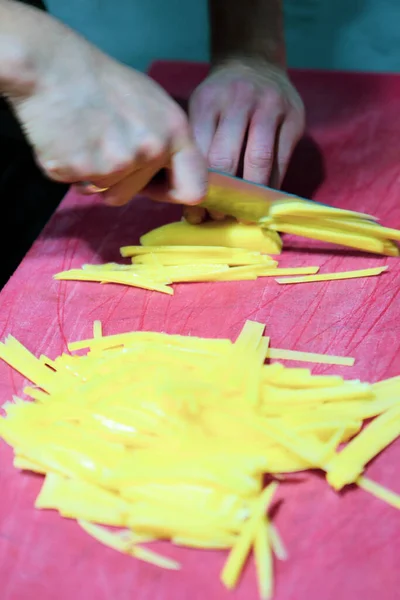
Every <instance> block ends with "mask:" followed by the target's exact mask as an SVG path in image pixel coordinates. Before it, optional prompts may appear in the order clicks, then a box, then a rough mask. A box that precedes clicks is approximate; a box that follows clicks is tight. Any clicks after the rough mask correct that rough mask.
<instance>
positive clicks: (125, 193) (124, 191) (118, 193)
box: [102, 161, 162, 206]
mask: <svg viewBox="0 0 400 600" xmlns="http://www.w3.org/2000/svg"><path fill="white" fill-rule="evenodd" d="M161 167H162V164H161V163H159V162H157V161H155V162H154V163H152V164H150V165H148V166H147V167H144V168H142V169H137V170H136V171H134V172H133V173H131V174H130V175H128V176H127V177H125V179H123V180H122V181H119V182H118V183H116V184H115V185H113V186H112V187H110V188H109V189H108V190H107V191H105V192H103V194H102V198H103V200H104V202H105V203H106V204H109V205H111V206H122V205H124V204H127V202H129V201H130V200H131V199H132V198H133V197H134V196H135V195H136V194H138V193H139V192H140V191H142V190H143V189H144V188H145V187H146V186H147V184H148V183H149V181H150V180H151V179H152V178H153V177H154V175H155V174H156V173H157V172H158V171H159V170H160V169H161Z"/></svg>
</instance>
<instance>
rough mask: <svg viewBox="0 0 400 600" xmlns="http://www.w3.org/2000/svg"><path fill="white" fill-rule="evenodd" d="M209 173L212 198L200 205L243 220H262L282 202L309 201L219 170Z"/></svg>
mask: <svg viewBox="0 0 400 600" xmlns="http://www.w3.org/2000/svg"><path fill="white" fill-rule="evenodd" d="M208 174H209V176H208V182H209V190H208V195H207V198H206V199H205V200H204V201H203V202H202V203H201V205H200V206H203V207H204V208H206V209H207V210H213V211H216V212H221V213H223V214H225V215H228V216H231V217H235V218H236V219H239V220H241V221H251V222H253V223H256V222H259V221H261V220H262V219H263V218H266V217H267V216H268V213H269V207H270V205H271V204H272V203H273V202H277V201H279V200H297V201H303V202H307V201H306V200H304V199H302V198H300V197H299V196H295V195H294V194H288V193H287V192H281V191H279V190H274V189H272V188H270V187H267V186H265V185H261V184H258V183H252V182H251V181H247V180H245V179H241V178H239V177H235V176H234V175H227V174H225V173H221V172H220V171H217V170H215V169H209V170H208Z"/></svg>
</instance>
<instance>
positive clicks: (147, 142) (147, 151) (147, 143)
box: [139, 134, 167, 160]
mask: <svg viewBox="0 0 400 600" xmlns="http://www.w3.org/2000/svg"><path fill="white" fill-rule="evenodd" d="M166 150H167V144H166V142H165V141H163V140H162V139H161V138H160V137H158V136H156V135H152V134H148V135H146V136H145V137H144V138H143V140H142V141H141V143H140V146H139V152H140V154H141V155H142V156H144V157H145V158H146V159H148V160H155V159H158V158H161V157H162V156H163V154H165V152H166Z"/></svg>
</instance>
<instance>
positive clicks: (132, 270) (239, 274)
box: [54, 246, 319, 295]
mask: <svg viewBox="0 0 400 600" xmlns="http://www.w3.org/2000/svg"><path fill="white" fill-rule="evenodd" d="M120 250H121V255H122V256H123V257H125V258H131V259H132V264H131V265H120V264H118V263H106V264H104V265H88V264H85V265H83V266H82V268H81V269H71V270H70V271H64V272H62V273H58V274H57V275H55V276H54V278H55V279H62V280H75V281H96V282H99V283H119V284H121V285H128V286H132V287H140V288H144V289H148V290H153V291H158V292H162V293H165V294H170V295H172V294H173V293H174V290H173V289H172V288H171V287H170V284H172V283H184V282H207V281H208V282H212V281H251V280H255V279H257V278H258V277H275V276H279V275H293V276H296V275H298V276H303V275H313V274H315V273H317V272H318V271H319V267H315V266H310V267H308V266H307V267H294V268H290V267H285V268H279V267H278V266H277V265H278V262H277V261H276V260H274V259H273V258H272V257H271V256H269V255H266V254H262V253H261V252H258V251H255V250H248V249H243V248H227V247H223V246H124V247H122V248H121V249H120Z"/></svg>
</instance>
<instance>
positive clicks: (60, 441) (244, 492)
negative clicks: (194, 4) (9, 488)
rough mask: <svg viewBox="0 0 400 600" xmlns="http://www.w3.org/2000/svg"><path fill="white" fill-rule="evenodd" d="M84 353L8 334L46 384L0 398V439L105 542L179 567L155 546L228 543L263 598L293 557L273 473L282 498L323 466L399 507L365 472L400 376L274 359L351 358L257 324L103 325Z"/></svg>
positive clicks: (340, 481) (64, 510)
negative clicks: (366, 377) (378, 377)
mask: <svg viewBox="0 0 400 600" xmlns="http://www.w3.org/2000/svg"><path fill="white" fill-rule="evenodd" d="M236 268H242V267H236ZM85 349H86V353H85V354H83V355H71V354H62V355H60V356H58V357H57V358H55V359H54V360H52V359H50V358H49V357H47V356H41V357H40V358H36V357H35V356H34V355H33V354H32V353H31V352H30V351H29V350H27V349H26V348H25V347H24V346H23V345H22V344H20V343H19V342H18V341H17V340H15V339H14V338H13V337H12V336H8V337H7V338H6V341H5V343H2V344H0V357H1V358H2V359H3V360H4V361H6V362H7V363H8V364H9V365H10V366H12V367H13V368H14V369H16V370H17V371H19V372H20V373H22V375H24V376H25V377H26V378H27V379H29V380H30V381H31V382H32V384H33V386H35V387H33V386H29V387H26V388H25V390H24V392H25V394H26V395H27V396H28V397H30V399H31V402H27V401H25V400H22V399H20V398H17V397H14V398H13V402H8V403H6V405H4V407H3V408H4V412H5V415H6V416H5V417H4V418H0V436H1V437H2V438H3V439H4V440H5V441H6V442H7V443H8V444H9V445H11V446H12V447H13V448H14V466H15V467H16V468H18V469H21V470H28V471H32V472H35V473H38V474H42V475H44V476H45V477H44V483H43V486H42V489H41V491H40V493H39V495H38V497H37V499H36V502H35V507H36V508H37V509H39V510H57V511H58V512H59V514H60V515H61V516H63V517H64V518H69V519H74V520H76V521H77V522H78V523H79V524H80V526H81V527H82V528H83V529H84V530H85V531H86V532H87V533H88V534H89V535H91V536H92V537H94V539H96V540H98V541H100V542H101V543H103V544H105V545H107V546H109V547H110V548H114V549H115V550H117V551H119V552H122V553H125V554H127V555H129V556H132V557H134V558H137V559H139V560H142V561H146V562H149V563H151V564H153V565H155V566H158V567H161V568H165V569H173V570H177V569H179V568H181V565H180V564H179V563H178V562H176V561H175V560H173V559H171V558H167V557H164V556H162V555H160V554H158V553H156V552H154V551H153V550H151V549H149V548H148V547H147V546H146V544H149V543H151V542H152V541H156V540H169V541H170V543H172V544H175V545H177V546H187V547H190V548H198V549H213V550H218V549H219V550H221V551H223V550H228V551H229V555H228V557H227V561H226V563H225V566H224V568H223V570H222V573H221V581H222V583H223V584H224V585H225V586H226V587H227V588H229V589H231V588H234V587H235V586H236V585H237V583H238V581H239V580H240V575H241V572H242V569H243V566H244V564H245V562H246V560H247V558H248V556H249V555H250V554H252V555H253V557H254V560H255V564H256V572H257V578H258V587H259V592H260V597H261V598H262V599H264V598H265V599H267V598H271V597H272V592H273V561H274V558H273V557H275V558H276V559H279V560H285V559H286V558H287V552H286V549H285V547H284V546H283V543H282V540H281V539H280V536H279V532H278V531H277V529H276V526H275V524H273V523H272V522H271V516H268V513H269V514H272V513H271V512H270V511H269V509H270V507H271V503H272V502H273V498H274V493H275V491H276V489H277V486H278V483H279V493H280V496H281V497H282V498H283V500H284V499H285V479H284V477H283V476H284V474H285V473H295V472H299V471H306V470H309V469H320V470H322V471H325V473H326V479H327V482H328V483H329V484H330V485H331V486H332V487H333V488H334V489H337V490H339V489H341V488H342V487H343V486H345V485H348V484H356V486H358V487H360V488H361V489H363V490H365V491H367V492H369V493H370V494H372V495H373V496H375V498H377V499H380V500H382V501H385V502H386V503H387V504H389V505H390V506H392V507H394V508H400V495H399V494H396V493H395V492H392V491H390V490H387V489H386V488H384V487H383V486H382V485H380V484H378V483H376V482H374V481H371V480H370V479H369V478H367V477H365V476H364V474H363V473H364V469H365V467H366V466H367V464H368V463H369V462H370V461H371V459H372V458H374V457H375V456H376V455H377V454H378V453H380V452H381V451H382V450H383V449H384V448H385V447H386V446H387V445H388V444H390V443H392V442H393V441H394V440H395V439H396V438H397V437H398V436H399V434H400V409H399V404H398V397H399V393H400V377H393V378H391V379H388V380H386V381H381V382H378V383H375V384H373V385H369V384H366V383H363V382H360V381H358V380H348V381H346V380H344V379H343V378H342V377H340V376H337V375H336V376H335V375H316V376H314V375H312V374H311V372H310V371H309V370H308V369H304V368H287V367H284V366H283V365H282V364H281V363H273V364H268V363H267V364H264V359H265V358H266V357H267V358H268V357H269V358H273V357H275V358H278V357H279V358H281V359H282V360H283V359H289V360H291V359H295V360H308V361H309V362H312V361H314V362H316V361H320V362H321V363H325V364H328V363H332V364H341V365H346V364H347V365H352V364H353V363H354V359H353V358H348V357H335V356H328V355H318V354H312V353H303V352H295V351H290V350H279V349H273V348H270V340H269V337H268V336H266V335H265V326H264V324H262V323H256V322H253V321H247V322H246V323H245V325H244V327H243V329H242V331H241V332H240V334H239V335H238V337H237V339H236V341H235V342H234V343H232V342H231V341H230V340H228V339H203V338H195V337H187V336H183V335H168V334H165V333H155V332H130V333H123V334H116V335H109V336H107V335H104V332H103V331H102V324H101V322H100V321H95V322H94V325H93V337H92V338H90V339H86V340H81V341H79V342H72V343H70V344H69V351H77V350H85ZM370 418H373V420H372V421H371V422H370V423H369V424H368V425H366V427H365V428H363V421H364V420H365V419H370ZM238 440H240V444H238V443H237V442H238ZM343 445H344V448H343V449H342V446H343ZM274 480H276V481H274ZM277 482H278V483H277ZM109 527H113V528H118V529H117V530H115V529H113V530H111V529H109Z"/></svg>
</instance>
